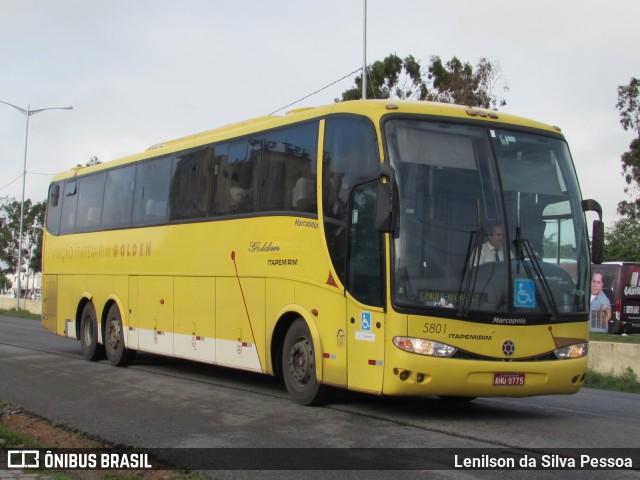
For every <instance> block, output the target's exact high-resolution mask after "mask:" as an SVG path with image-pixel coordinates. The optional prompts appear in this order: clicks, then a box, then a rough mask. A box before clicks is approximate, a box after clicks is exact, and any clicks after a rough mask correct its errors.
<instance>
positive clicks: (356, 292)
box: [347, 181, 385, 393]
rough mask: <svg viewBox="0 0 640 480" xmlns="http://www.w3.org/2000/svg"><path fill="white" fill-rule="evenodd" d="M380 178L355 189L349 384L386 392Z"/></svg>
mask: <svg viewBox="0 0 640 480" xmlns="http://www.w3.org/2000/svg"><path fill="white" fill-rule="evenodd" d="M377 184H378V182H377V181H374V182H370V183H366V184H363V185H359V186H357V187H355V188H354V190H353V192H352V194H351V201H350V206H351V208H350V218H349V240H348V243H347V245H348V247H347V248H348V252H347V262H348V264H347V284H348V285H347V290H348V293H347V334H348V337H347V344H348V356H347V362H348V367H347V368H348V378H347V381H348V386H349V388H350V389H353V390H363V391H368V392H372V393H381V392H382V380H383V372H384V337H385V331H384V328H385V314H384V309H383V305H384V269H383V265H384V263H383V251H384V250H383V248H382V245H383V243H382V235H381V234H380V233H379V232H378V231H377V230H376V227H375V203H376V188H377Z"/></svg>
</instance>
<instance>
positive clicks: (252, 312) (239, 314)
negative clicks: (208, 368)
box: [215, 277, 266, 372]
mask: <svg viewBox="0 0 640 480" xmlns="http://www.w3.org/2000/svg"><path fill="white" fill-rule="evenodd" d="M216 298H219V299H221V300H222V301H219V302H216V305H215V311H216V348H215V352H216V353H215V354H216V363H218V364H220V365H227V366H230V367H236V368H242V369H244V370H254V371H258V372H265V371H266V369H265V368H264V365H265V358H266V357H265V280H264V279H262V278H246V277H244V278H240V277H227V278H224V277H223V278H218V279H217V280H216Z"/></svg>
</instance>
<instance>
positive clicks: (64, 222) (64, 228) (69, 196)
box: [60, 180, 78, 233]
mask: <svg viewBox="0 0 640 480" xmlns="http://www.w3.org/2000/svg"><path fill="white" fill-rule="evenodd" d="M77 186H78V181H77V180H67V181H66V182H65V184H64V193H63V194H62V214H61V218H60V233H73V229H74V228H75V225H76V207H77V206H78V196H77V195H76V193H77Z"/></svg>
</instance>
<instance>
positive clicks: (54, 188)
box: [46, 183, 64, 235]
mask: <svg viewBox="0 0 640 480" xmlns="http://www.w3.org/2000/svg"><path fill="white" fill-rule="evenodd" d="M63 190H64V183H52V184H51V186H50V187H49V199H48V201H47V220H46V222H47V230H48V231H49V233H51V234H52V235H58V234H59V233H60V217H61V216H62V199H63V196H62V193H63Z"/></svg>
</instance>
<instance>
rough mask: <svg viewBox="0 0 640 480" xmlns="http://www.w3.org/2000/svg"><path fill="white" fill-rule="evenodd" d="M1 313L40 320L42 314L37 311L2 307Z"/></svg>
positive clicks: (6, 315)
mask: <svg viewBox="0 0 640 480" xmlns="http://www.w3.org/2000/svg"><path fill="white" fill-rule="evenodd" d="M0 315H3V316H5V317H18V318H26V319H29V320H40V315H39V314H36V313H31V312H28V311H26V310H19V311H16V310H15V309H13V308H12V309H9V310H6V309H4V308H0Z"/></svg>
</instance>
